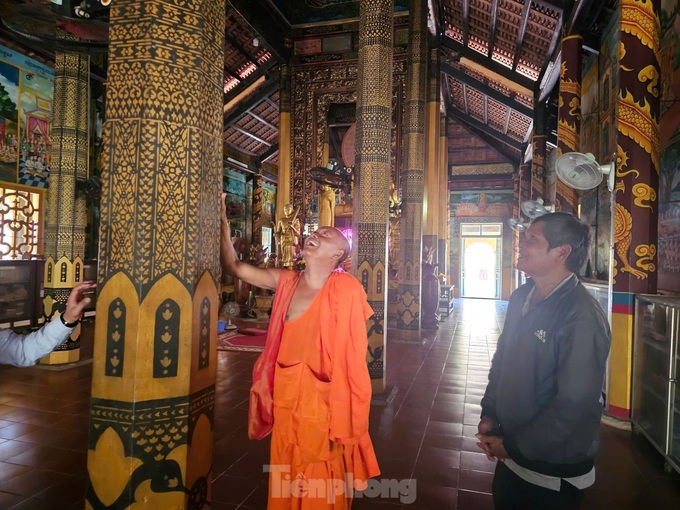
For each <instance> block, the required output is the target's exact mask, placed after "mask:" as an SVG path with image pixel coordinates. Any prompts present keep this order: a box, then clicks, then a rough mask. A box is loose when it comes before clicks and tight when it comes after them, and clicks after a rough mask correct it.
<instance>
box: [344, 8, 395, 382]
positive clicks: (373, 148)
mask: <svg viewBox="0 0 680 510" xmlns="http://www.w3.org/2000/svg"><path fill="white" fill-rule="evenodd" d="M393 11H394V1H393V0H361V2H360V4H359V13H360V15H359V66H358V74H357V129H356V165H355V169H356V181H355V185H354V193H355V195H356V198H355V199H354V200H353V207H352V230H353V236H354V243H353V245H352V267H353V268H356V270H355V275H356V277H357V278H358V280H359V281H360V282H361V284H362V285H363V287H364V289H365V290H366V294H367V296H368V303H369V304H370V305H371V308H373V311H374V312H375V314H374V315H373V316H372V317H371V318H370V319H369V320H368V324H367V327H368V353H367V362H368V369H369V373H370V376H371V382H372V384H373V393H374V394H383V393H384V392H385V391H386V388H385V370H384V362H385V348H386V342H385V339H386V335H387V327H386V324H385V302H386V296H387V279H388V274H387V229H388V221H389V203H388V195H389V192H388V190H389V189H390V138H391V137H390V130H391V128H392V17H393V15H394V12H393Z"/></svg>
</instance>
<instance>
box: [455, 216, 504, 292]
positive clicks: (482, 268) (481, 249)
mask: <svg viewBox="0 0 680 510" xmlns="http://www.w3.org/2000/svg"><path fill="white" fill-rule="evenodd" d="M463 227H467V228H463ZM502 229H503V225H502V224H500V223H498V224H496V223H493V224H471V225H461V264H460V272H461V274H460V282H461V294H460V295H461V297H472V298H486V299H500V290H501V246H502V233H503V231H502Z"/></svg>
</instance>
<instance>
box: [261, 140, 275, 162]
mask: <svg viewBox="0 0 680 510" xmlns="http://www.w3.org/2000/svg"><path fill="white" fill-rule="evenodd" d="M277 152H279V144H278V143H275V144H273V145H271V146H270V147H269V148H268V149H267V150H266V151H264V152H263V153H262V154H260V163H264V162H265V161H267V160H268V159H269V158H271V157H272V156H273V155H274V154H276V153H277Z"/></svg>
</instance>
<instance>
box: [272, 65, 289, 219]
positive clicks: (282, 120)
mask: <svg viewBox="0 0 680 510" xmlns="http://www.w3.org/2000/svg"><path fill="white" fill-rule="evenodd" d="M280 83H281V86H280V88H279V174H278V178H277V188H276V217H277V218H278V219H280V218H282V217H283V207H284V206H285V205H286V204H289V203H290V199H291V196H290V178H291V177H290V164H291V152H290V150H291V149H290V148H291V138H290V129H291V119H290V113H291V100H290V66H288V65H287V64H282V65H281V77H280Z"/></svg>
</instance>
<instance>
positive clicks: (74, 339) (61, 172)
mask: <svg viewBox="0 0 680 510" xmlns="http://www.w3.org/2000/svg"><path fill="white" fill-rule="evenodd" d="M89 76H90V61H89V57H88V56H87V55H80V54H75V53H64V52H57V53H56V54H55V61H54V103H53V109H52V129H51V133H50V134H51V142H52V144H51V147H50V153H49V154H50V175H49V177H48V179H47V182H48V187H49V193H48V194H47V215H46V241H45V274H44V286H45V296H44V298H43V305H44V311H43V313H44V316H45V320H47V321H50V320H53V319H54V318H55V317H57V316H58V315H59V314H60V313H61V312H62V311H63V310H64V308H65V307H66V300H67V299H68V295H69V293H70V291H71V289H72V288H73V287H74V286H75V285H76V284H78V283H80V282H82V281H83V280H84V276H83V257H84V253H85V226H86V223H87V208H86V203H85V197H84V196H83V195H82V194H78V193H77V190H76V182H77V181H78V180H80V181H84V180H85V179H87V177H88V158H89V156H88V149H89V146H88V119H89V116H88V114H89V111H88V104H89ZM79 359H80V326H77V327H76V328H75V330H74V331H73V333H71V336H70V338H68V339H67V340H66V341H65V342H64V343H62V344H61V345H59V346H58V347H57V348H56V349H55V350H54V351H53V352H52V353H51V354H49V355H47V356H46V357H45V358H43V359H42V360H41V361H40V362H41V363H44V364H50V365H52V364H60V363H72V362H75V361H78V360H79Z"/></svg>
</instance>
